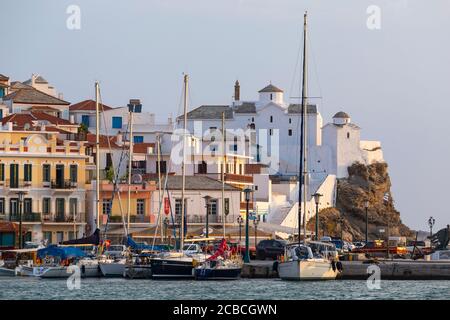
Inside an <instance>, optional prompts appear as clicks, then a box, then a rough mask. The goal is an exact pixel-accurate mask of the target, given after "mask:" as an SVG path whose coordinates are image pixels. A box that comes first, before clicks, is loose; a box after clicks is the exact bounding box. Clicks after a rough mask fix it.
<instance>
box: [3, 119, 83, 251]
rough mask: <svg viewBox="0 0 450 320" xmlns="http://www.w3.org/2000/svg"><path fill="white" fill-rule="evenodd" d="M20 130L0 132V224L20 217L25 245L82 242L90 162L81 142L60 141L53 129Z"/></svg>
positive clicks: (17, 219) (58, 134)
mask: <svg viewBox="0 0 450 320" xmlns="http://www.w3.org/2000/svg"><path fill="white" fill-rule="evenodd" d="M25 128H26V129H27V130H23V129H25ZM23 129H22V130H17V128H14V130H13V129H12V128H11V126H8V128H6V127H5V125H4V126H3V127H2V129H1V130H0V220H6V221H15V222H18V221H19V220H20V212H22V217H21V220H22V223H23V228H24V233H25V239H26V241H33V242H37V241H41V240H45V239H47V240H48V241H49V243H57V242H60V241H63V240H67V239H71V238H76V237H81V236H83V235H84V233H85V225H86V217H85V212H86V211H85V201H86V191H85V184H86V181H85V177H86V163H87V161H86V160H87V159H88V158H89V157H88V156H87V155H86V154H85V146H84V142H80V141H68V140H61V139H59V138H61V132H58V131H59V130H58V129H55V128H52V131H50V130H48V131H47V130H46V127H45V126H42V127H41V128H31V129H30V128H29V127H24V128H23ZM19 193H23V202H22V203H20V202H19ZM19 207H21V208H22V210H20V208H19Z"/></svg>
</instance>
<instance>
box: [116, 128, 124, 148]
mask: <svg viewBox="0 0 450 320" xmlns="http://www.w3.org/2000/svg"><path fill="white" fill-rule="evenodd" d="M116 143H117V144H118V145H119V146H121V145H122V144H123V139H122V133H120V131H119V132H117V137H116Z"/></svg>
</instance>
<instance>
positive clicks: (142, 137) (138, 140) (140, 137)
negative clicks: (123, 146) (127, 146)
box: [133, 136, 144, 143]
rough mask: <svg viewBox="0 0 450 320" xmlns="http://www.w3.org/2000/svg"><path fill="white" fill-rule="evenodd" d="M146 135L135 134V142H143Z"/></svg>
mask: <svg viewBox="0 0 450 320" xmlns="http://www.w3.org/2000/svg"><path fill="white" fill-rule="evenodd" d="M143 142H144V136H133V143H143Z"/></svg>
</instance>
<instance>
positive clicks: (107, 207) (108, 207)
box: [102, 199, 112, 215]
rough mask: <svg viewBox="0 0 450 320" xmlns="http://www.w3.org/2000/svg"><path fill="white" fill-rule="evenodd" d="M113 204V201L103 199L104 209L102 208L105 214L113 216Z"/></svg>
mask: <svg viewBox="0 0 450 320" xmlns="http://www.w3.org/2000/svg"><path fill="white" fill-rule="evenodd" d="M111 204H112V200H111V199H103V208H102V213H103V214H107V215H110V214H111Z"/></svg>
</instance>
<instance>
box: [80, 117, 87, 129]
mask: <svg viewBox="0 0 450 320" xmlns="http://www.w3.org/2000/svg"><path fill="white" fill-rule="evenodd" d="M81 123H82V124H84V125H85V126H86V127H88V128H89V116H88V115H87V114H83V115H81Z"/></svg>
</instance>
